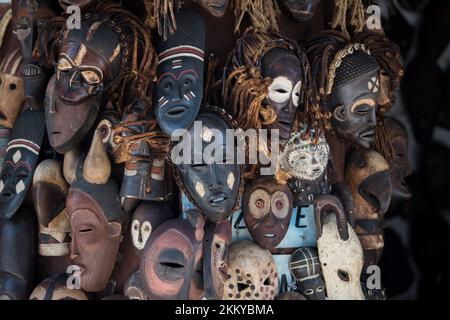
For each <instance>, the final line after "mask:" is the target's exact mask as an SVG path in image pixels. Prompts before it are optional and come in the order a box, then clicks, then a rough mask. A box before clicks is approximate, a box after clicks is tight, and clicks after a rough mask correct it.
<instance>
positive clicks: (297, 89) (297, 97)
mask: <svg viewBox="0 0 450 320" xmlns="http://www.w3.org/2000/svg"><path fill="white" fill-rule="evenodd" d="M301 90H302V82H301V81H299V82H297V84H296V85H295V87H294V90H292V102H293V103H294V106H296V107H298V106H299V104H300V91H301Z"/></svg>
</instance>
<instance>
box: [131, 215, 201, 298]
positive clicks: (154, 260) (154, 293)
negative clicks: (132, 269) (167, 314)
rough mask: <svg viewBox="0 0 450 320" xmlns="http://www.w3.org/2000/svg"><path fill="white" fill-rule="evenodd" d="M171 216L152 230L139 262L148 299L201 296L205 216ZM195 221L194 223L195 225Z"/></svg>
mask: <svg viewBox="0 0 450 320" xmlns="http://www.w3.org/2000/svg"><path fill="white" fill-rule="evenodd" d="M196 219H197V220H196V222H195V223H193V224H190V223H189V222H188V221H186V220H170V221H168V222H166V223H164V224H162V225H161V226H160V227H159V228H158V229H157V230H156V231H155V232H153V233H152V235H151V236H150V238H149V240H148V241H147V244H146V246H145V248H144V251H143V253H142V258H141V264H140V272H141V282H142V285H143V287H144V289H145V292H146V294H147V295H148V297H149V299H157V300H165V299H188V298H189V299H194V300H196V299H201V298H202V297H203V292H202V289H203V288H201V287H198V284H199V283H202V281H203V278H202V274H201V273H199V271H200V269H201V265H199V263H201V257H202V255H203V247H202V240H203V227H204V220H203V219H202V217H201V216H197V217H196ZM193 225H195V227H194V226H193Z"/></svg>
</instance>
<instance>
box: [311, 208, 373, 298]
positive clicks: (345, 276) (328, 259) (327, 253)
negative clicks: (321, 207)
mask: <svg viewBox="0 0 450 320" xmlns="http://www.w3.org/2000/svg"><path fill="white" fill-rule="evenodd" d="M348 230H349V237H348V239H347V240H346V241H344V240H342V239H341V238H340V236H339V232H338V229H337V225H336V217H335V216H334V215H328V216H326V217H325V218H324V221H323V229H322V235H321V237H320V238H319V240H318V241H317V247H318V251H319V260H320V263H321V265H322V270H323V278H324V280H325V285H326V289H327V298H328V299H329V300H364V294H363V291H362V288H361V284H360V276H361V271H362V267H363V263H364V255H363V251H362V248H361V244H360V242H359V240H358V237H357V236H356V234H355V232H354V231H353V229H352V228H351V227H350V225H348Z"/></svg>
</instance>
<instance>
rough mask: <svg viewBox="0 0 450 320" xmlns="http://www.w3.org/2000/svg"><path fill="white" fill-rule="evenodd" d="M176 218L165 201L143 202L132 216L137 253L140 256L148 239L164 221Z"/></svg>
mask: <svg viewBox="0 0 450 320" xmlns="http://www.w3.org/2000/svg"><path fill="white" fill-rule="evenodd" d="M173 218H175V217H174V215H173V213H172V210H170V207H169V206H168V205H166V204H163V203H161V204H160V203H151V202H149V203H143V204H141V205H140V206H139V207H138V208H137V209H136V210H135V211H134V213H133V216H132V218H131V236H132V240H133V246H134V248H135V250H136V253H137V254H138V255H139V256H140V255H141V253H142V250H143V249H144V248H145V245H146V244H147V241H148V239H149V238H150V236H151V234H152V232H154V231H155V230H156V229H157V228H158V227H159V226H160V225H161V224H162V223H164V222H166V221H168V220H170V219H173Z"/></svg>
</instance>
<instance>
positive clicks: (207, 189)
mask: <svg viewBox="0 0 450 320" xmlns="http://www.w3.org/2000/svg"><path fill="white" fill-rule="evenodd" d="M197 121H198V122H201V126H200V125H197ZM227 129H230V127H229V126H228V124H227V123H226V122H225V121H224V120H223V119H222V117H221V116H220V115H218V114H216V113H213V112H207V113H202V114H200V115H199V116H198V117H197V120H196V125H194V126H192V127H191V129H190V130H189V133H190V135H191V139H192V140H191V141H192V143H190V146H189V147H190V148H191V159H190V163H192V164H185V163H182V164H180V165H178V166H177V168H178V171H179V175H180V177H181V180H182V183H183V184H184V187H185V189H186V192H187V193H188V195H189V196H190V198H191V199H192V201H193V202H194V204H195V205H196V206H197V207H198V209H200V211H201V212H202V213H203V214H204V215H205V216H206V217H207V218H208V219H211V220H213V221H221V220H224V219H226V218H228V217H229V216H230V215H231V214H232V211H233V209H234V207H235V205H236V202H237V200H238V196H239V189H240V185H241V167H240V166H239V165H238V164H236V162H237V161H235V158H234V157H235V154H236V152H235V151H234V150H232V149H231V148H233V147H234V146H232V145H231V144H229V143H228V144H227V143H226V140H227V139H226V130H227ZM213 131H214V132H215V133H216V135H217V136H218V137H217V138H218V139H219V140H218V142H214V140H213V139H212V137H213ZM220 135H221V136H222V138H223V139H222V140H221V141H220V138H219V136H220ZM183 139H184V138H183ZM200 141H201V142H203V144H202V148H201V149H200V148H199V147H198V144H197V143H200ZM220 142H221V143H220ZM211 143H214V146H215V147H216V149H215V150H216V151H218V152H221V153H222V156H223V158H222V159H217V160H218V161H215V160H216V158H217V157H218V155H215V154H212V155H211V156H212V157H213V159H206V157H203V156H202V155H203V154H204V153H205V154H207V152H205V149H206V148H211V146H210V144H211ZM196 144H197V147H196ZM230 145H231V146H230ZM199 152H202V153H201V154H199ZM199 157H201V158H200V159H202V161H201V162H199V163H198V164H195V161H194V160H195V159H196V158H197V159H198V158H199ZM208 160H213V161H208ZM208 162H209V163H211V162H212V164H207V163H208ZM228 163H233V164H228Z"/></svg>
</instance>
